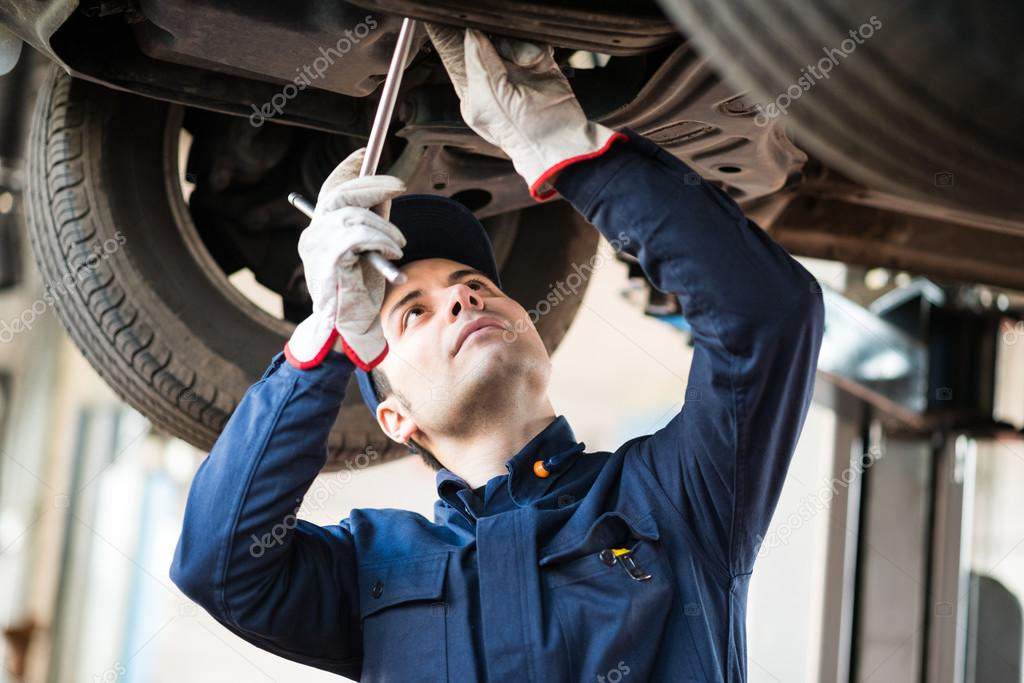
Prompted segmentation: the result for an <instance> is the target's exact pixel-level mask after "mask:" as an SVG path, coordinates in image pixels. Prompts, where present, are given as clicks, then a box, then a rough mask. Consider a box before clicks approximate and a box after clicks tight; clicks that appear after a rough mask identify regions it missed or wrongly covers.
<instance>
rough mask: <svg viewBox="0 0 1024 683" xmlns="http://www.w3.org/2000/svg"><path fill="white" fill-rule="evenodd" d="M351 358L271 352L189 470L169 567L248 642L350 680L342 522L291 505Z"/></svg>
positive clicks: (357, 641)
mask: <svg viewBox="0 0 1024 683" xmlns="http://www.w3.org/2000/svg"><path fill="white" fill-rule="evenodd" d="M353 369H354V366H353V365H352V362H351V361H350V360H348V358H346V357H345V356H344V355H342V354H340V353H337V352H336V351H333V350H332V351H330V352H329V353H328V356H327V358H325V359H324V361H323V362H322V363H320V364H319V365H317V366H315V367H313V368H310V369H306V370H299V369H297V368H295V367H293V366H292V365H290V364H289V363H288V362H286V361H285V356H284V353H283V352H279V353H278V354H276V355H275V356H274V358H273V360H272V361H271V364H270V366H269V367H268V368H267V370H266V372H265V373H264V375H263V377H262V378H261V379H260V380H259V381H257V382H256V383H255V384H253V385H252V386H251V387H249V389H248V390H247V391H246V393H245V395H244V396H243V398H242V400H241V401H240V402H239V404H238V407H237V408H236V409H235V411H234V412H233V413H232V414H231V417H230V418H229V419H228V421H227V424H226V425H225V427H224V429H223V431H222V432H221V434H220V436H219V437H218V438H217V441H216V442H215V443H214V445H213V448H212V449H211V451H210V454H209V455H208V456H207V458H206V459H205V460H204V461H203V463H202V464H201V465H200V467H199V469H198V471H197V472H196V475H195V479H194V480H193V482H192V487H191V490H190V491H189V496H188V502H187V504H186V508H185V519H184V524H183V528H182V532H181V537H180V538H179V540H178V545H177V548H176V549H175V553H174V560H173V563H172V565H171V570H170V575H171V579H172V580H173V581H174V583H175V584H176V585H177V586H178V587H179V588H180V589H181V590H182V592H184V593H185V594H186V595H187V596H188V597H189V598H191V599H192V600H194V601H195V602H196V603H198V604H199V605H201V606H202V607H203V608H204V609H206V611H207V612H209V613H210V614H211V615H212V616H213V617H214V618H215V619H216V620H217V621H219V622H220V623H221V624H223V625H224V626H225V627H226V628H228V629H229V630H230V631H232V632H234V633H235V634H236V635H238V636H240V637H242V638H244V639H245V640H247V641H249V642H251V643H253V644H254V645H257V646H258V647H261V648H263V649H265V650H269V651H270V652H273V653H275V654H278V655H280V656H282V657H286V658H288V659H291V660H294V661H297V662H301V663H303V664H307V665H310V666H314V667H317V668H320V669H325V670H327V671H331V672H334V673H337V674H341V675H344V676H348V677H350V678H358V676H359V672H360V668H361V663H362V639H361V632H360V623H359V605H358V596H359V593H358V587H357V573H356V564H357V563H356V557H355V550H354V544H353V539H352V534H351V530H350V529H349V527H348V520H347V519H346V520H344V521H342V523H341V524H339V525H335V526H318V525H316V524H312V523H310V522H307V521H304V520H298V519H296V517H295V513H296V511H297V509H298V507H299V505H300V503H301V500H302V498H303V496H304V495H305V494H306V491H307V490H308V489H309V487H310V485H311V484H312V482H313V479H314V478H315V477H316V476H317V474H318V473H319V472H320V470H321V468H322V467H323V466H324V464H325V462H326V459H327V447H326V444H327V436H328V434H329V433H330V430H331V426H332V425H333V424H334V421H335V419H336V417H337V415H338V411H339V409H340V406H341V401H342V399H343V398H344V395H345V386H346V383H347V382H348V379H349V375H350V374H351V373H352V371H353Z"/></svg>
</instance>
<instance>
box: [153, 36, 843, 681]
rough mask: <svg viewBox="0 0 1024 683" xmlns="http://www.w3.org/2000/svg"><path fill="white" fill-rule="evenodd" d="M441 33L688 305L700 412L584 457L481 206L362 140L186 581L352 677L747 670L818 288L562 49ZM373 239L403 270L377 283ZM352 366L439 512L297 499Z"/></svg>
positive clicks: (537, 159) (687, 407)
mask: <svg viewBox="0 0 1024 683" xmlns="http://www.w3.org/2000/svg"><path fill="white" fill-rule="evenodd" d="M428 32H429V34H430V37H431V39H432V40H433V42H434V44H435V46H436V48H437V50H438V53H439V54H440V56H441V58H442V61H443V62H444V64H445V67H446V69H447V71H448V73H449V76H450V77H451V79H452V82H453V84H454V85H455V89H456V91H457V93H458V95H459V98H460V101H461V107H462V114H463V116H464V118H465V120H466V122H467V123H468V125H469V126H470V127H471V128H473V130H475V131H476V132H477V133H479V134H480V135H481V136H482V137H483V138H484V139H485V140H488V141H490V142H492V143H494V144H495V145H497V146H499V147H500V148H501V149H502V150H504V151H505V153H506V154H507V155H508V156H509V158H510V159H511V160H512V163H513V165H514V167H515V169H516V171H517V172H518V173H519V174H520V175H522V177H523V178H524V179H525V180H526V182H527V184H528V186H529V188H530V192H531V195H532V196H533V197H534V198H535V199H536V200H538V201H540V200H544V199H546V198H548V197H553V196H555V195H556V194H560V195H561V196H562V197H564V198H565V199H567V200H568V201H569V202H571V204H572V205H573V206H574V207H575V208H576V209H577V210H578V211H579V212H580V213H582V215H583V216H584V217H585V218H586V219H587V220H588V221H590V222H591V223H592V224H593V225H594V226H595V227H596V228H597V229H598V230H599V231H600V232H601V234H602V235H604V236H605V237H606V238H608V239H609V241H611V240H615V241H616V243H618V244H621V245H622V249H624V250H625V251H626V252H627V253H629V254H631V255H633V256H635V257H636V258H637V259H638V260H639V262H640V264H641V265H642V267H643V269H644V271H645V273H646V274H647V276H648V277H649V278H650V280H651V282H653V284H654V285H655V286H656V287H657V288H659V289H661V290H664V291H666V292H671V293H673V294H676V295H678V296H679V298H680V301H681V303H682V307H683V309H684V312H685V315H686V318H687V321H688V322H689V323H690V325H691V326H692V336H693V340H694V349H693V360H692V365H691V368H690V372H689V379H688V384H687V389H686V396H685V399H686V400H685V403H684V405H683V407H682V409H681V410H680V412H679V413H678V414H677V415H675V416H674V417H673V418H672V419H671V420H670V421H669V422H668V423H667V424H666V425H665V426H664V427H662V428H660V429H658V430H656V431H655V432H653V433H652V434H648V435H645V436H640V437H638V438H634V439H631V440H629V441H628V442H626V443H625V444H623V445H622V446H620V447H619V448H618V449H617V450H615V451H614V452H587V451H586V449H585V445H584V444H583V443H580V442H578V441H577V439H576V437H575V436H574V434H573V430H572V428H571V427H570V425H569V423H568V421H567V420H566V418H565V417H564V416H563V415H560V414H556V412H555V411H554V410H553V408H552V405H551V403H550V401H549V400H548V398H547V392H546V390H547V386H548V380H549V376H550V372H551V363H550V360H549V358H548V354H547V352H546V350H545V348H544V345H543V343H542V342H541V339H540V336H539V335H538V333H537V330H536V328H535V327H534V325H533V323H532V321H531V320H530V317H529V316H528V315H527V312H526V310H525V309H524V308H523V306H521V305H520V304H519V303H517V302H516V301H514V300H513V299H511V298H510V297H508V296H507V295H506V294H505V293H504V292H503V291H502V289H501V283H500V280H499V274H498V269H497V268H496V266H495V262H494V256H493V254H492V252H491V247H490V243H489V241H488V238H487V235H486V233H485V232H484V230H483V227H482V226H481V225H480V223H479V222H478V221H477V220H476V218H475V217H474V216H473V215H472V213H470V212H469V211H468V210H467V209H465V208H463V207H462V206H461V205H460V204H458V203H457V202H454V201H452V200H449V199H446V198H440V197H431V196H428V195H405V196H399V195H401V194H402V192H403V190H404V185H403V183H402V182H401V181H400V180H399V179H397V178H393V177H389V176H369V177H364V178H358V177H356V176H357V169H358V167H359V163H360V160H361V157H362V150H359V151H357V152H355V153H353V154H352V155H351V156H350V157H349V158H348V159H346V160H345V161H344V162H342V163H341V164H340V165H339V166H338V167H337V168H336V169H335V171H334V172H333V173H332V174H331V175H330V176H329V177H328V178H327V180H326V181H325V182H324V184H323V186H322V188H321V191H320V194H319V196H318V201H317V206H316V211H315V214H314V217H313V219H312V222H311V223H310V225H309V227H308V228H306V229H305V230H304V231H303V233H302V236H301V238H300V241H299V252H300V254H301V256H302V259H303V263H304V266H305V276H306V279H307V283H308V286H309V289H310V292H311V296H312V298H313V304H314V311H313V313H312V315H311V316H310V317H309V318H307V319H306V320H304V321H303V322H302V323H301V324H299V325H298V326H297V327H296V329H295V331H294V334H293V335H292V336H291V338H290V339H289V340H288V343H287V344H286V345H285V348H284V350H283V351H281V352H279V353H278V354H276V355H275V356H274V358H273V360H272V362H271V363H270V366H269V367H268V368H267V369H266V371H265V373H264V375H263V377H262V378H261V379H260V380H259V381H257V382H256V383H255V384H253V385H252V386H251V387H250V388H249V389H248V391H247V392H246V394H245V396H244V397H243V399H242V400H241V402H240V403H239V405H238V407H237V408H236V410H235V411H234V413H233V414H232V415H231V418H230V419H229V420H228V422H227V424H226V426H225V428H224V430H223V432H222V433H221V435H220V437H219V438H218V440H217V442H216V444H215V445H214V447H213V449H212V451H211V452H210V454H209V456H208V457H207V458H206V459H205V460H204V462H203V463H202V465H201V466H200V468H199V470H198V472H197V474H196V476H195V480H194V482H193V484H192V488H191V491H190V494H189V498H188V503H187V508H186V511H185V521H184V528H183V531H182V534H181V538H180V540H179V543H178V546H177V549H176V552H175V556H174V561H173V565H172V568H171V577H172V578H173V580H174V582H175V583H176V584H177V585H178V586H179V587H180V588H181V589H182V590H183V591H184V592H185V593H186V594H187V595H188V596H189V597H190V598H191V599H192V600H194V601H196V602H197V603H199V604H200V605H202V606H203V607H204V608H205V609H206V610H207V611H208V612H209V613H210V614H211V615H212V616H213V617H214V618H215V619H216V620H218V621H219V622H220V623H221V624H223V625H224V626H225V627H226V628H228V629H229V630H231V631H232V632H234V633H235V634H237V635H238V636H240V637H241V638H243V639H245V640H247V641H249V642H251V643H254V644H255V645H257V646H259V647H261V648H264V649H266V650H269V651H271V652H274V653H277V654H278V655H280V656H282V657H286V658H288V659H291V660H294V661H297V662H302V663H304V664H307V665H309V666H313V667H318V668H320V669H325V670H327V671H332V672H335V673H337V674H341V675H344V676H348V677H350V678H353V679H359V680H363V681H400V682H402V683H410V682H413V681H459V682H460V683H469V682H471V681H492V682H494V681H529V682H540V681H596V682H598V683H603V682H605V681H607V682H609V683H618V681H622V680H633V681H666V682H669V683H682V682H684V681H732V682H739V681H744V680H746V669H747V656H746V626H745V613H746V601H747V589H748V585H749V581H750V576H751V570H752V568H753V565H754V561H755V557H756V555H757V553H758V550H759V548H760V545H761V541H762V539H763V537H764V535H765V534H766V532H767V528H768V524H769V520H770V518H771V515H772V512H773V510H774V508H775V505H776V503H777V501H778V497H779V492H780V490H781V488H782V485H783V480H784V479H785V476H786V471H787V468H788V466H789V462H790V459H791V457H792V453H793V450H794V448H795V445H796V442H797V437H798V436H799V434H800V431H801V428H802V426H803V422H804V419H805V417H806V413H807V409H808V406H809V403H810V400H811V393H812V388H813V382H814V374H815V366H816V362H817V357H818V352H819V349H820V345H821V338H822V332H823V325H824V308H823V303H822V297H821V291H820V288H819V287H818V284H817V282H816V281H815V279H814V278H813V277H812V276H811V274H810V273H808V272H807V270H806V269H804V268H803V266H801V265H800V264H799V263H797V262H796V261H795V260H794V259H793V258H792V257H790V256H789V255H788V254H787V253H786V251H785V250H784V249H783V248H782V247H780V246H779V245H778V244H777V243H776V242H774V241H773V240H772V239H771V238H769V236H768V235H767V234H766V233H765V232H764V231H763V230H762V229H761V228H760V227H758V226H757V225H756V224H755V223H753V222H751V221H750V220H748V219H747V218H746V217H745V216H744V215H743V213H742V212H741V210H740V209H739V207H738V206H737V205H736V203H735V202H734V201H733V200H732V199H731V198H730V197H729V196H728V195H726V194H725V193H724V192H722V191H721V190H719V189H718V188H716V187H714V186H713V185H711V184H709V183H708V182H705V181H704V180H703V179H702V178H700V176H699V175H697V174H696V173H695V172H694V171H692V170H691V169H690V168H689V167H687V166H686V165H685V164H684V163H683V162H681V161H679V160H678V159H677V158H675V157H674V156H672V155H671V154H669V153H668V152H666V151H665V150H663V149H662V148H661V147H659V146H658V145H657V144H655V143H654V142H652V141H651V140H650V139H648V138H646V137H644V136H642V135H640V134H638V133H637V132H636V131H634V130H632V129H630V128H625V127H624V128H622V129H621V130H611V129H609V128H607V127H605V126H603V125H600V124H598V123H596V122H592V121H590V120H588V119H587V117H586V116H585V114H584V113H583V110H582V108H581V107H580V105H579V103H578V102H577V100H576V98H575V96H574V95H573V93H572V90H571V87H570V85H569V83H568V81H567V80H566V78H565V77H564V76H563V74H562V73H561V71H560V70H559V67H558V65H557V64H556V62H555V60H554V58H553V51H552V49H551V48H550V47H549V46H537V45H534V44H531V43H526V42H521V41H514V40H510V39H504V38H496V39H495V40H494V41H493V42H492V41H491V40H490V39H488V38H487V37H486V36H485V35H484V34H482V33H480V32H478V31H476V30H473V29H467V30H463V29H452V28H445V27H439V26H429V27H428ZM376 205H383V206H384V207H385V213H384V214H383V215H389V216H390V218H389V219H385V218H383V217H381V216H378V215H377V214H375V213H373V212H372V211H371V210H370V207H373V206H376ZM388 210H389V211H390V213H387V211H388ZM521 229H526V230H529V229H530V226H529V225H525V226H523V227H522V228H521ZM366 250H376V251H379V252H380V253H382V254H383V255H384V256H385V257H387V258H389V259H392V260H394V261H395V262H396V264H398V265H400V266H401V270H402V272H404V273H405V274H406V275H407V276H408V281H407V282H406V283H404V284H402V285H397V286H393V285H390V284H387V283H386V282H385V281H384V280H383V278H382V277H381V276H380V275H379V274H377V273H376V271H374V270H372V269H370V268H368V267H367V266H366V265H365V264H364V262H363V260H361V259H359V257H358V254H359V253H360V252H363V251H366ZM606 362H607V363H614V364H620V363H621V364H622V371H623V375H624V377H625V378H627V381H643V378H638V377H631V376H630V368H629V367H628V365H627V364H625V361H622V360H620V359H616V358H608V359H607V360H606ZM352 373H356V374H357V378H358V385H359V387H360V391H361V392H362V394H363V398H364V401H365V402H366V403H367V405H368V406H370V407H371V409H372V410H373V411H374V413H375V415H376V418H377V422H378V424H379V425H380V427H381V428H382V429H383V431H384V432H385V433H386V434H387V435H388V436H389V437H390V438H391V439H393V440H395V441H398V442H401V443H404V444H406V445H408V446H411V447H413V448H416V449H418V450H419V452H420V453H421V454H422V455H423V457H424V458H425V459H427V460H428V462H431V463H433V464H434V466H435V467H436V468H438V470H437V475H436V483H437V493H438V500H437V501H436V503H435V507H434V520H433V521H432V522H431V521H429V520H427V519H426V518H424V517H423V516H421V515H419V514H416V513H413V512H411V511H405V510H398V509H353V510H352V511H351V514H350V516H349V517H347V518H346V519H344V520H342V521H341V523H340V524H337V525H332V526H319V525H316V524H313V523H311V522H308V521H305V520H298V519H296V518H295V514H294V513H295V511H296V509H297V507H298V504H299V502H300V501H301V500H302V498H303V496H304V495H305V494H306V492H307V491H308V489H309V488H310V486H311V484H312V483H313V480H314V478H315V477H316V476H317V474H318V473H319V472H320V470H321V468H322V467H323V466H324V465H325V463H326V457H327V448H326V444H327V438H328V435H329V433H330V431H331V427H332V425H333V424H334V422H335V419H336V418H337V415H338V412H339V407H340V405H341V402H342V399H343V398H344V395H345V388H346V385H347V383H348V381H349V379H350V376H351V375H352ZM596 390H597V389H596V388H595V391H596ZM605 391H607V392H608V408H609V410H610V411H614V410H615V407H616V405H615V394H614V388H613V387H608V388H606V389H605ZM348 446H349V447H350V448H351V447H353V446H355V444H348Z"/></svg>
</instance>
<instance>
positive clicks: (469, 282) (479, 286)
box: [466, 280, 487, 289]
mask: <svg viewBox="0 0 1024 683" xmlns="http://www.w3.org/2000/svg"><path fill="white" fill-rule="evenodd" d="M473 285H476V287H473ZM466 286H467V287H469V288H470V289H484V288H485V287H487V283H486V282H484V281H483V280H466Z"/></svg>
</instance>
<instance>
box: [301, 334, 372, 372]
mask: <svg viewBox="0 0 1024 683" xmlns="http://www.w3.org/2000/svg"><path fill="white" fill-rule="evenodd" d="M335 339H341V348H342V350H344V351H345V355H346V356H348V358H349V360H351V361H352V362H353V363H354V364H355V366H356V367H357V368H359V369H360V370H362V371H363V372H369V371H370V370H373V368H375V367H376V366H377V365H378V364H380V362H381V361H382V360H384V356H386V355H388V345H387V342H384V350H383V351H381V352H380V354H379V355H378V356H377V357H376V358H374V359H373V360H371V361H370V362H369V363H364V362H363V361H362V360H361V359H360V358H359V356H357V355H356V352H355V351H353V350H352V347H351V346H349V345H348V344H347V343H346V342H345V338H344V337H342V336H341V335H340V334H338V330H331V336H330V337H328V338H327V341H326V342H325V343H324V345H323V347H322V348H321V349H320V350H319V351H317V354H316V356H314V357H313V358H311V359H310V360H306V361H302V360H299V359H298V358H296V357H295V356H293V355H292V352H291V349H289V348H288V342H285V344H284V357H285V359H286V360H287V361H288V363H289V364H290V365H291V366H292V367H295V368H298V369H299V370H309V369H310V368H315V367H316V366H318V365H320V363H322V362H323V360H324V358H326V357H327V354H328V353H329V352H330V350H331V348H333V347H334V340H335Z"/></svg>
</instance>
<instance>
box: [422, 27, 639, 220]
mask: <svg viewBox="0 0 1024 683" xmlns="http://www.w3.org/2000/svg"><path fill="white" fill-rule="evenodd" d="M426 29H427V34H428V35H429V36H430V39H431V40H432V41H433V43H434V47H435V48H436V49H437V53H438V55H440V57H441V61H442V62H443V63H444V66H445V69H446V70H447V71H448V76H449V77H450V78H451V80H452V85H454V86H455V92H456V93H458V95H459V100H460V102H461V111H462V117H463V118H464V119H465V120H466V124H467V125H468V126H469V127H470V128H472V129H473V130H474V131H476V133H477V134H478V135H479V136H480V137H482V138H483V139H484V140H487V141H488V142H490V143H491V144H493V145H497V146H498V147H500V148H501V149H502V150H504V152H505V153H506V154H507V155H508V156H509V158H510V159H511V160H512V165H513V166H515V169H516V172H517V173H519V175H521V176H522V177H523V178H524V179H525V180H526V183H527V184H528V185H529V186H530V194H531V196H533V198H534V199H538V200H540V199H547V198H548V197H550V196H552V195H554V194H555V190H554V189H553V188H552V187H551V186H550V185H549V184H548V182H547V181H548V179H549V178H551V177H552V176H553V175H555V174H556V173H557V172H558V171H560V170H561V169H563V168H565V167H566V166H568V165H569V164H571V163H573V162H576V161H582V160H583V159H589V158H592V157H595V156H598V155H600V154H601V153H603V152H604V151H605V150H607V149H608V147H609V146H610V145H611V143H612V142H613V141H614V140H616V139H626V135H625V134H624V133H619V132H616V131H613V130H612V129H610V128H608V127H607V126H603V125H601V124H600V123H594V122H593V121H590V120H588V119H587V116H586V114H584V113H583V108H582V107H580V103H579V101H577V99H576V95H575V94H573V91H572V86H570V85H569V81H568V79H566V77H565V75H563V74H562V71H561V70H560V69H559V68H558V64H557V63H556V62H555V58H554V50H553V49H552V48H551V46H550V45H536V44H534V43H529V42H526V41H521V40H512V39H510V38H499V39H497V41H496V43H497V45H495V44H494V43H492V42H491V41H490V40H489V39H488V38H487V36H486V35H484V34H483V33H482V32H481V31H478V30H476V29H472V28H467V29H456V28H451V27H448V26H441V25H438V24H430V23H428V24H427V25H426Z"/></svg>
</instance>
